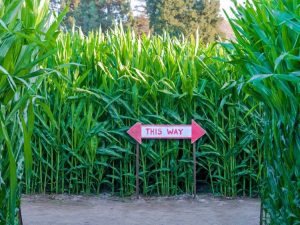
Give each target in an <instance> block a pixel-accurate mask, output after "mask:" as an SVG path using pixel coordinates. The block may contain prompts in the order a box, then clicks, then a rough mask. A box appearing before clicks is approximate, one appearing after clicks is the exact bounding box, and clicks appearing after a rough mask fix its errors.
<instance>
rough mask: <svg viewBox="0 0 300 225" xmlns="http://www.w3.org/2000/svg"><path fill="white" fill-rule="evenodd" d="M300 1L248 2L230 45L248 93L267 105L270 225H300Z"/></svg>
mask: <svg viewBox="0 0 300 225" xmlns="http://www.w3.org/2000/svg"><path fill="white" fill-rule="evenodd" d="M299 5H300V1H299V0H287V1H281V0H273V1H253V2H249V1H247V2H246V5H245V6H244V7H243V6H239V7H238V9H237V11H236V12H235V13H236V18H235V19H232V20H231V24H232V27H233V30H234V32H235V35H236V37H237V42H236V43H232V44H231V45H227V47H228V49H229V51H230V52H231V50H232V49H234V50H235V51H233V52H231V53H232V62H235V63H236V66H237V69H239V70H240V71H241V73H242V75H245V76H246V77H247V82H246V83H245V90H246V91H247V93H249V94H250V95H251V96H253V97H255V98H256V99H257V100H258V101H261V102H263V103H264V111H265V120H266V121H267V124H266V126H265V132H264V138H263V143H264V158H265V160H266V161H265V167H264V168H265V169H264V179H263V181H264V182H263V190H262V198H263V204H264V207H265V209H266V211H267V213H268V215H269V217H270V218H269V221H268V222H270V224H300V194H299V193H300V171H299V169H300V116H299V115H300V86H299V84H300V78H299V76H300V74H299V70H300V64H299V59H300V58H299V55H300V51H299V44H300V8H299Z"/></svg>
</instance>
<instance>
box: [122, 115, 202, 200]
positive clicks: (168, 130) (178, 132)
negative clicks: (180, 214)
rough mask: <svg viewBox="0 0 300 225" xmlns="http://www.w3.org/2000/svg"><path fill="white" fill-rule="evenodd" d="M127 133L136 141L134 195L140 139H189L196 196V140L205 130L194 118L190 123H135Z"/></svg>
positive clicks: (137, 175)
mask: <svg viewBox="0 0 300 225" xmlns="http://www.w3.org/2000/svg"><path fill="white" fill-rule="evenodd" d="M127 133H128V134H129V135H130V136H131V137H132V138H134V139H135V140H136V141H137V144H136V174H135V175H136V195H137V197H139V161H140V144H141V143H142V139H191V142H192V144H193V162H194V174H193V175H194V198H195V197H196V164H197V162H196V143H195V142H196V141H197V140H198V139H199V138H201V137H202V136H203V135H204V134H205V133H206V131H205V130H204V129H203V128H202V127H201V126H199V125H198V124H197V123H196V122H195V121H194V120H192V124H191V125H142V124H141V123H136V124H135V125H133V126H132V127H131V128H130V129H129V130H128V131H127Z"/></svg>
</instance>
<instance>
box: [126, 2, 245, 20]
mask: <svg viewBox="0 0 300 225" xmlns="http://www.w3.org/2000/svg"><path fill="white" fill-rule="evenodd" d="M220 2H221V14H222V15H223V16H224V13H223V9H224V10H226V11H227V12H228V14H229V15H231V13H230V7H232V6H233V3H232V1H231V0H220ZM238 2H240V3H242V2H243V0H238ZM137 4H138V0H131V7H132V8H134V7H135V6H136V5H137Z"/></svg>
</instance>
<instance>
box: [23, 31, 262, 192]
mask: <svg viewBox="0 0 300 225" xmlns="http://www.w3.org/2000/svg"><path fill="white" fill-rule="evenodd" d="M199 43H200V41H199V37H198V36H196V37H195V38H191V39H189V40H177V39H174V38H170V37H169V36H168V35H165V36H163V37H146V36H143V37H142V38H140V39H139V38H137V37H135V36H134V33H131V32H130V31H128V32H124V31H123V30H122V28H116V29H115V30H114V31H111V32H110V33H108V34H103V33H101V32H95V33H90V34H89V36H88V37H84V36H83V35H82V34H81V33H80V31H79V32H75V33H67V34H62V35H61V36H60V37H59V39H58V42H57V46H58V50H57V53H56V54H55V55H54V56H51V57H49V58H48V60H47V64H46V65H45V67H47V68H55V70H56V75H50V76H48V77H47V78H45V80H44V81H43V82H42V83H41V85H40V86H39V88H38V89H39V91H38V96H39V97H38V98H36V99H35V106H36V107H35V109H34V113H35V118H36V119H35V126H34V127H35V128H34V132H33V138H32V146H33V158H34V162H33V176H32V178H31V180H30V181H28V183H27V184H26V189H27V190H26V191H27V192H28V193H29V192H42V193H64V192H67V193H99V192H102V191H108V192H111V193H114V194H118V195H121V196H124V195H131V194H133V193H134V190H135V147H134V146H135V144H134V141H133V140H131V139H130V137H129V136H128V135H127V134H126V131H127V130H128V129H129V127H130V126H132V125H133V124H134V123H136V122H137V121H140V122H142V123H145V124H151V123H154V124H188V123H190V121H191V119H192V118H193V119H195V120H196V121H197V122H199V123H200V124H201V125H202V126H203V127H204V128H205V129H206V130H207V131H208V135H207V137H206V138H204V139H203V140H201V141H199V143H198V144H197V161H198V170H197V179H198V181H199V183H198V185H197V186H198V188H200V189H201V190H202V191H209V192H213V193H215V194H220V195H224V196H236V195H246V196H256V195H257V194H258V191H259V185H258V184H259V178H260V176H261V170H262V160H263V159H262V156H263V154H262V152H261V150H260V149H261V148H260V142H261V140H260V139H261V136H260V134H261V132H262V124H263V121H262V119H261V115H260V106H259V104H257V103H255V102H253V101H252V99H251V98H250V97H248V96H245V95H244V94H242V93H240V90H239V87H238V85H237V82H236V81H235V80H236V79H237V76H238V74H237V72H236V71H235V70H234V68H233V67H232V66H230V65H229V64H225V63H223V62H221V61H217V60H215V59H213V57H215V56H217V55H219V57H223V56H224V55H223V53H222V49H221V48H220V47H217V46H208V47H206V46H202V45H200V44H199ZM74 62H75V63H76V64H74ZM62 65H63V66H62ZM141 149H142V150H141V168H140V173H139V178H140V181H141V182H140V184H141V187H140V188H141V191H142V193H143V194H144V195H175V194H180V193H192V191H193V179H192V174H193V173H192V168H193V167H192V165H193V164H192V151H191V144H190V143H189V142H188V141H157V140H155V141H146V142H145V143H144V144H143V145H142V146H141Z"/></svg>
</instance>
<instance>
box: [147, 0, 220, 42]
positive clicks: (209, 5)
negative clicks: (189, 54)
mask: <svg viewBox="0 0 300 225" xmlns="http://www.w3.org/2000/svg"><path fill="white" fill-rule="evenodd" d="M146 3H147V11H148V14H149V18H150V25H151V27H152V28H153V30H154V32H155V33H158V34H162V33H163V31H164V30H166V31H167V32H168V33H170V34H171V35H175V36H179V35H181V34H185V35H186V36H189V35H191V34H194V33H195V32H196V30H199V32H200V35H201V39H202V40H203V41H204V42H206V43H207V42H212V41H215V40H216V38H217V37H218V33H219V31H218V29H219V23H220V21H221V18H220V16H219V11H220V1H219V0H214V1H211V0H201V1H194V0H164V1H160V0H159V1H157V0H147V1H146Z"/></svg>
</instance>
